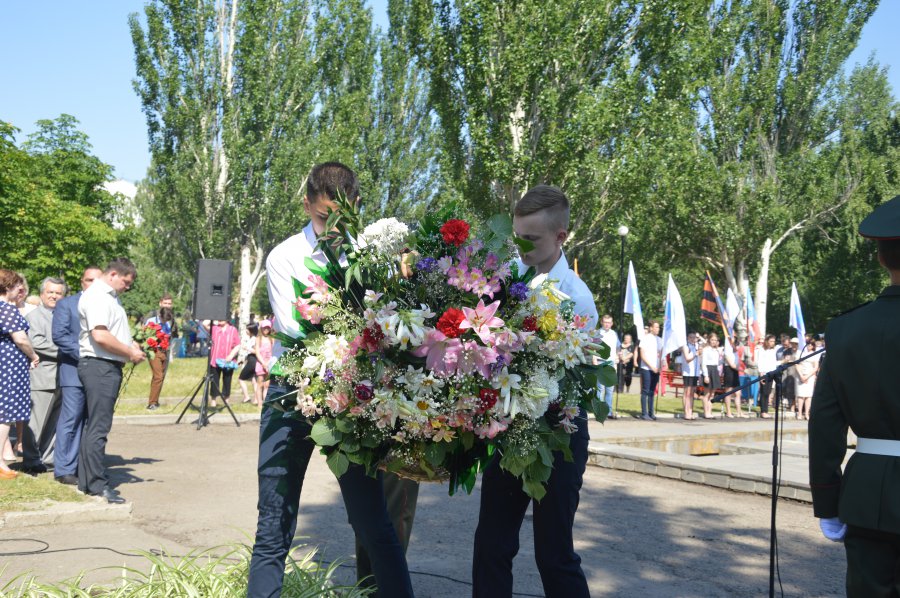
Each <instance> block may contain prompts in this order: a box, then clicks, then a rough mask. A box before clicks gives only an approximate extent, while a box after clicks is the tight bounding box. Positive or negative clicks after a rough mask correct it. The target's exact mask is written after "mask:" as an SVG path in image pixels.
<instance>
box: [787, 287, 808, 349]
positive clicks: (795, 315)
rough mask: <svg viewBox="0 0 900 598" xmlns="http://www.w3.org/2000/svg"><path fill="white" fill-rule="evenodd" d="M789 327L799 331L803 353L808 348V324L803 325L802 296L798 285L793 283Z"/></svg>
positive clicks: (798, 335)
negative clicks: (798, 291) (798, 290)
mask: <svg viewBox="0 0 900 598" xmlns="http://www.w3.org/2000/svg"><path fill="white" fill-rule="evenodd" d="M788 325H789V326H791V327H792V328H795V329H796V330H797V340H798V341H800V343H799V345H798V346H799V347H800V350H801V351H802V350H803V349H805V348H806V324H804V323H803V310H802V309H800V295H799V294H798V293H797V283H795V282H792V283H791V320H790V322H789V323H788Z"/></svg>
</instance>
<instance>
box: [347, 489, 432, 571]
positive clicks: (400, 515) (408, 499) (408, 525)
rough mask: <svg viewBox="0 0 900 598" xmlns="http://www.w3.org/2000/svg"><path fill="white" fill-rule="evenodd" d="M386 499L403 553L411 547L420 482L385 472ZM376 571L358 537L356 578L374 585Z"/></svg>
mask: <svg viewBox="0 0 900 598" xmlns="http://www.w3.org/2000/svg"><path fill="white" fill-rule="evenodd" d="M384 499H385V502H386V503H387V510H388V517H390V519H391V523H393V525H394V532H396V534H397V539H398V540H400V545H401V546H402V547H403V553H404V554H406V549H407V548H408V547H409V537H410V536H411V535H412V526H413V520H414V519H415V517H416V502H417V501H418V500H419V484H418V482H415V481H413V480H409V479H406V478H401V477H400V476H398V475H397V474H395V473H385V474H384ZM374 574H375V571H374V570H373V569H372V560H371V559H370V558H369V553H368V552H367V551H366V547H365V546H363V543H362V542H361V541H360V539H359V537H358V536H357V538H356V579H357V580H358V581H360V582H361V584H360V585H362V586H363V587H374V586H375V578H374V577H372V576H373V575H374Z"/></svg>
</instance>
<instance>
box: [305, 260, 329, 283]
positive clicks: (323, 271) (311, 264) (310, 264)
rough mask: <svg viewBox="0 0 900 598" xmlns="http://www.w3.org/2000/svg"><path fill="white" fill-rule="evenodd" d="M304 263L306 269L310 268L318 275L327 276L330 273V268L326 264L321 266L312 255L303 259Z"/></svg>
mask: <svg viewBox="0 0 900 598" xmlns="http://www.w3.org/2000/svg"><path fill="white" fill-rule="evenodd" d="M303 265H304V266H306V269H307V270H309V271H310V272H311V273H312V274H315V275H317V276H321V277H323V278H324V277H325V276H327V275H328V269H327V268H326V267H324V266H320V265H319V264H318V263H317V262H316V261H315V260H314V259H312V258H311V257H306V258H304V259H303Z"/></svg>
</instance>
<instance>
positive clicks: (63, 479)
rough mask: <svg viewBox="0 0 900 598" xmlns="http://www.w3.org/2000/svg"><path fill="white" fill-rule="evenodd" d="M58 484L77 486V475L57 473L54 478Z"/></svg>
mask: <svg viewBox="0 0 900 598" xmlns="http://www.w3.org/2000/svg"><path fill="white" fill-rule="evenodd" d="M54 479H55V480H56V481H57V482H59V483H60V484H66V485H67V486H77V485H78V477H77V476H74V475H72V474H68V473H67V474H66V475H58V476H56V478H54Z"/></svg>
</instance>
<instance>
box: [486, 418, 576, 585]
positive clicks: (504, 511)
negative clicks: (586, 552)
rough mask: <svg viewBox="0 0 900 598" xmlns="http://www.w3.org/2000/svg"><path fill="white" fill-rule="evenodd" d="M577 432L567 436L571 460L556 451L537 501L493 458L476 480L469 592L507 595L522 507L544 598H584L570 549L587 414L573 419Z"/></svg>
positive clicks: (571, 548) (521, 519) (521, 518)
mask: <svg viewBox="0 0 900 598" xmlns="http://www.w3.org/2000/svg"><path fill="white" fill-rule="evenodd" d="M576 422H577V423H578V431H577V432H576V433H575V434H573V435H572V437H571V439H570V447H571V449H572V457H573V460H572V461H566V460H565V459H564V458H563V454H562V452H559V451H557V452H556V453H555V454H554V459H553V472H552V473H551V474H550V479H549V480H548V482H547V494H546V495H544V498H542V499H541V500H540V502H538V501H536V500H532V499H531V498H529V497H528V495H527V494H525V492H524V491H523V490H522V481H521V480H519V479H518V478H516V477H515V476H513V475H511V474H510V473H508V472H506V471H503V470H502V469H500V466H499V464H498V460H496V459H495V460H494V461H493V462H491V464H490V465H489V466H488V467H487V469H486V470H485V472H484V476H483V477H482V479H481V510H480V512H479V514H478V528H477V529H476V531H475V553H474V555H473V558H472V596H474V597H475V598H508V597H510V596H512V588H513V573H512V565H513V558H514V557H515V556H516V554H517V553H518V552H519V530H520V529H521V527H522V521H523V520H524V518H525V511H526V510H527V509H528V505H529V504H532V508H533V515H534V518H533V520H532V524H533V527H534V557H535V561H536V562H537V567H538V571H539V572H540V574H541V583H542V584H543V586H544V594H545V595H546V596H547V598H589V597H590V592H589V590H588V585H587V579H586V578H585V576H584V571H582V569H581V557H579V556H578V554H577V553H576V552H575V546H574V539H573V533H572V527H573V524H574V522H575V511H576V510H578V500H579V493H580V491H581V483H582V479H583V477H584V469H585V466H586V465H587V457H588V450H587V448H588V441H589V440H590V437H589V436H588V429H587V418H586V417H585V414H584V412H582V413H581V416H580V417H578V418H577V419H576Z"/></svg>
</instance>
